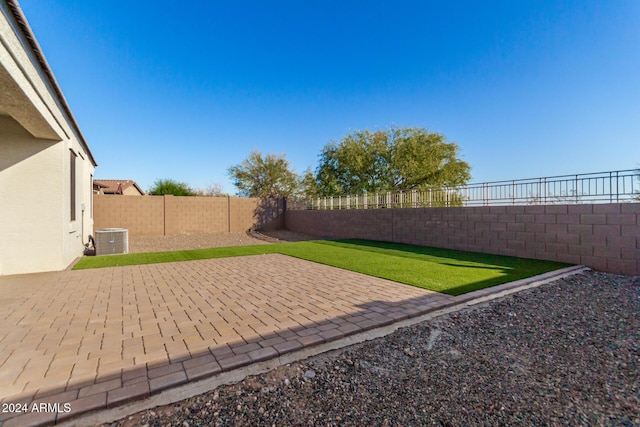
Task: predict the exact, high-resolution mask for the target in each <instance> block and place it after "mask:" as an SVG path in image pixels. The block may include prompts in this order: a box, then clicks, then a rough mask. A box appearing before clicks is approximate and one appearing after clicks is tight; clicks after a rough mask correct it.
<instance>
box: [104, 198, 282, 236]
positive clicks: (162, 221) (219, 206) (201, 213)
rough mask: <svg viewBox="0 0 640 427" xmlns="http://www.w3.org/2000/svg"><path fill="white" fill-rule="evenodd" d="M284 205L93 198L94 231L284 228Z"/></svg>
mask: <svg viewBox="0 0 640 427" xmlns="http://www.w3.org/2000/svg"><path fill="white" fill-rule="evenodd" d="M283 217H284V201H283V200H272V201H268V202H262V201H261V200H260V199H256V198H240V197H174V196H116V195H94V196H93V221H94V226H93V228H94V230H100V229H102V228H115V227H117V228H126V229H128V230H129V235H131V236H170V235H176V234H191V233H229V232H242V231H246V230H248V229H250V228H259V229H263V230H268V229H278V228H283V226H284V218H283Z"/></svg>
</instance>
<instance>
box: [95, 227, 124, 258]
mask: <svg viewBox="0 0 640 427" xmlns="http://www.w3.org/2000/svg"><path fill="white" fill-rule="evenodd" d="M127 253H129V232H128V230H127V229H126V228H103V229H102V230H98V231H96V255H114V254H127Z"/></svg>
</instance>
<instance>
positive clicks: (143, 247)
mask: <svg viewBox="0 0 640 427" xmlns="http://www.w3.org/2000/svg"><path fill="white" fill-rule="evenodd" d="M313 239H316V237H313V236H309V235H306V234H300V233H294V232H292V231H288V230H277V231H270V232H253V231H252V232H241V233H209V234H181V235H176V236H145V237H133V236H131V237H129V253H132V254H135V253H142V252H165V251H182V250H189V249H206V248H220V247H224V246H249V245H267V244H270V243H282V242H299V241H304V240H313Z"/></svg>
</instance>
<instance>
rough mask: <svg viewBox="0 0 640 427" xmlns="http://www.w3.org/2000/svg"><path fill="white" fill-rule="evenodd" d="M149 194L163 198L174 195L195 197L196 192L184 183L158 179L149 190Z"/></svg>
mask: <svg viewBox="0 0 640 427" xmlns="http://www.w3.org/2000/svg"><path fill="white" fill-rule="evenodd" d="M149 194H151V195H154V196H162V195H164V194H173V195H174V196H195V195H196V192H195V191H194V190H193V189H192V188H191V187H189V185H187V184H186V183H184V182H179V181H175V180H173V179H157V180H156V181H155V182H154V183H153V186H152V187H151V188H150V189H149Z"/></svg>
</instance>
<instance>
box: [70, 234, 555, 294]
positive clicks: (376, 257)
mask: <svg viewBox="0 0 640 427" xmlns="http://www.w3.org/2000/svg"><path fill="white" fill-rule="evenodd" d="M273 253H278V254H284V255H290V256H293V257H296V258H301V259H305V260H309V261H314V262H318V263H321V264H326V265H331V266H334V267H339V268H344V269H346V270H351V271H356V272H359V273H364V274H368V275H370V276H375V277H381V278H384V279H389V280H393V281H395V282H400V283H406V284H408V285H413V286H418V287H420V288H424V289H430V290H433V291H438V292H444V293H447V294H450V295H460V294H464V293H466V292H471V291H474V290H477V289H482V288H487V287H490V286H495V285H499V284H502V283H506V282H511V281H514V280H518V279H523V278H526V277H531V276H535V275H537V274H542V273H546V272H548V271H552V270H556V269H559V268H563V267H566V266H567V264H562V263H558V262H551V261H538V260H533V259H525V258H514V257H506V256H501V255H490V254H483V253H477V252H463V251H456V250H451V249H439V248H430V247H423V246H412V245H403V244H398V243H387V242H377V241H370V240H355V239H349V240H315V241H309V242H293V243H278V244H273V245H256V246H231V247H224V248H212V249H196V250H189V251H174V252H152V253H141V254H127V255H110V256H99V257H85V258H83V259H81V260H80V262H78V263H77V264H76V265H75V267H74V270H80V269H86V268H101V267H114V266H124V265H136V264H155V263H162V262H174V261H191V260H198V259H209V258H226V257H235V256H245V255H261V254H273Z"/></svg>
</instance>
